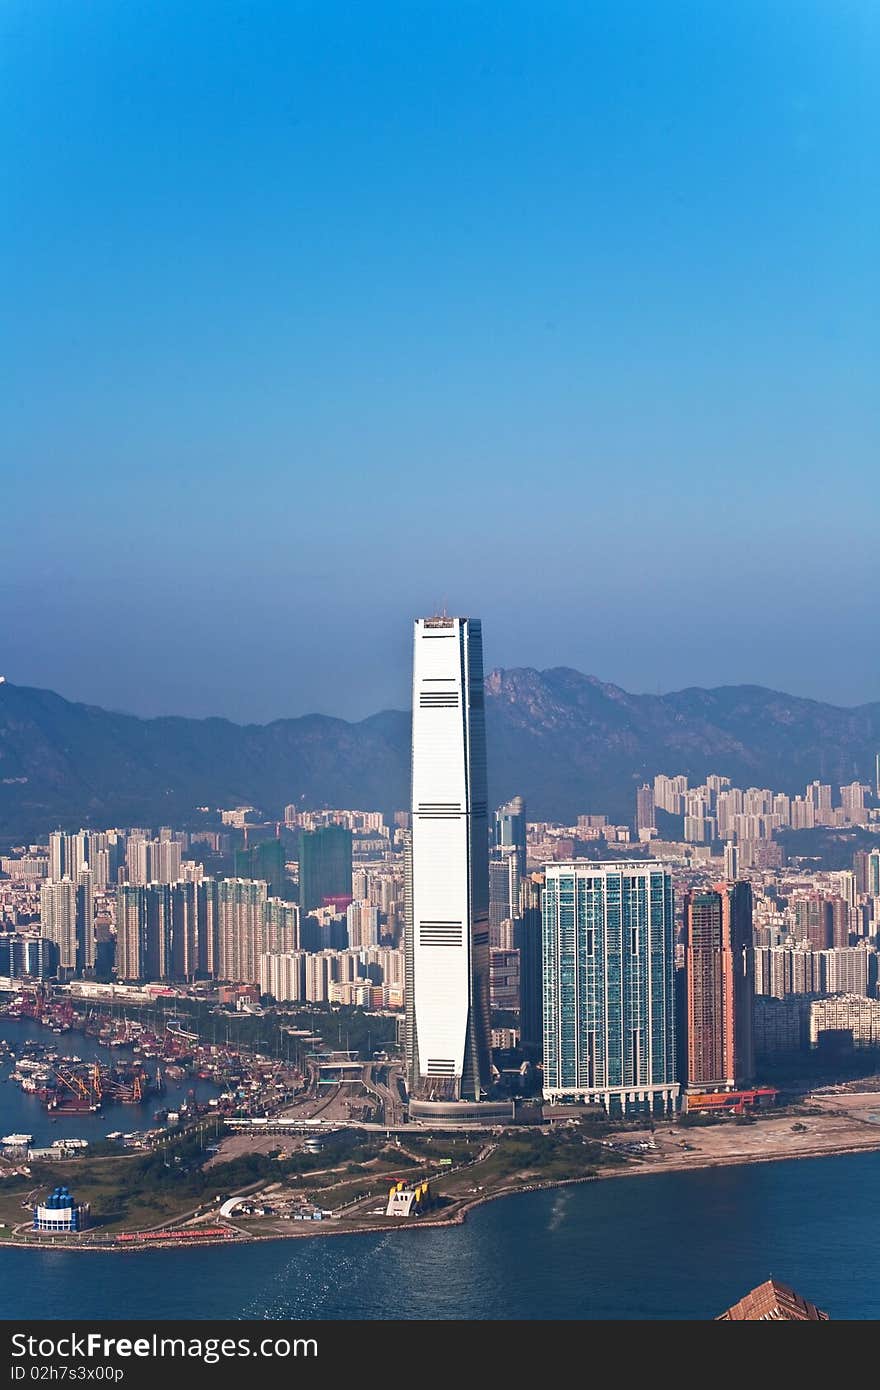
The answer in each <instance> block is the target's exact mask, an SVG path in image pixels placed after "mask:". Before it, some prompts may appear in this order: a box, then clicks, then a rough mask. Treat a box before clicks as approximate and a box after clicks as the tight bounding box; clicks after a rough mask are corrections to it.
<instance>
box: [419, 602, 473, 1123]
mask: <svg viewBox="0 0 880 1390" xmlns="http://www.w3.org/2000/svg"><path fill="white" fill-rule="evenodd" d="M414 639H415V640H414V651H413V723H412V729H413V733H412V840H411V847H410V850H409V853H408V856H407V857H408V861H409V862H408V872H409V874H410V876H411V881H410V885H409V892H408V894H407V899H408V901H407V942H406V948H407V957H408V960H407V1047H408V1057H407V1063H408V1076H409V1084H410V1093H411V1095H412V1096H414V1097H415V1098H416V1099H420V1100H471V1101H474V1100H480V1099H481V1098H483V1097H484V1096H486V1095H488V1093H489V1090H490V1087H491V1047H490V1030H489V863H488V860H489V855H488V806H487V792H486V732H485V718H484V708H483V639H482V630H481V625H480V623H479V621H478V620H477V619H474V618H447V617H442V618H441V617H437V618H419V619H418V620H417V621H416V624H415V634H414Z"/></svg>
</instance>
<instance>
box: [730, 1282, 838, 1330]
mask: <svg viewBox="0 0 880 1390" xmlns="http://www.w3.org/2000/svg"><path fill="white" fill-rule="evenodd" d="M716 1321H717V1322H829V1321H830V1319H829V1317H828V1314H827V1313H824V1312H823V1311H822V1309H821V1308H817V1307H816V1305H815V1303H810V1302H809V1300H808V1299H806V1298H802V1297H801V1295H800V1294H799V1293H796V1292H795V1291H794V1289H790V1288H789V1287H788V1285H787V1284H780V1283H779V1282H778V1281H777V1280H776V1279H768V1280H767V1281H766V1283H764V1284H759V1285H758V1287H757V1288H756V1289H752V1290H751V1292H750V1293H747V1294H746V1295H745V1297H744V1298H741V1299H740V1300H739V1302H738V1303H734V1305H733V1307H732V1308H728V1309H727V1310H726V1312H724V1313H721V1314H719V1316H718V1318H717V1319H716Z"/></svg>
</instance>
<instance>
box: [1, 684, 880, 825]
mask: <svg viewBox="0 0 880 1390" xmlns="http://www.w3.org/2000/svg"><path fill="white" fill-rule="evenodd" d="M486 695H487V699H486V717H487V723H488V738H489V782H490V796H491V798H492V801H493V802H494V803H497V802H500V801H501V800H503V799H505V798H507V797H509V796H511V795H513V794H514V793H516V792H519V793H522V794H523V795H524V796H525V797H526V799H527V801H528V804H529V813H530V815H531V816H533V817H535V818H540V819H543V818H547V819H565V820H567V819H569V818H570V817H572V816H574V815H575V814H577V812H579V811H606V812H608V813H609V814H610V815H611V816H612V817H614V818H615V819H621V820H623V819H630V818H631V816H632V807H633V801H634V795H635V787H636V785H637V784H638V783H639V782H640V781H642V780H644V779H646V778H652V777H653V776H654V774H655V773H657V772H666V773H670V774H671V773H674V772H686V773H688V774H689V776H690V777H691V778H692V780H699V779H701V778H702V777H704V776H705V775H706V774H707V773H709V772H718V773H723V774H726V775H728V776H730V777H731V778H732V780H733V781H734V783H736V784H739V785H741V786H750V785H760V786H772V787H774V788H775V789H777V790H781V791H788V792H793V791H797V790H800V789H801V788H802V787H803V786H804V785H805V784H806V782H807V781H809V780H811V779H812V778H814V777H821V778H822V780H823V781H828V782H831V783H832V784H833V785H835V786H837V785H839V784H840V783H843V782H849V781H852V780H853V778H859V779H861V780H863V781H869V780H871V778H872V775H873V760H874V753H875V751H877V750H878V749H880V703H875V704H869V705H862V706H859V707H858V708H855V709H843V708H839V707H837V706H834V705H827V704H822V703H821V702H819V701H815V700H807V699H803V698H801V697H798V696H793V695H786V694H782V693H781V692H779V691H772V690H766V689H764V688H763V687H760V686H723V687H720V688H718V689H715V690H703V689H700V688H698V687H691V688H690V689H687V690H681V691H676V692H673V693H671V694H667V695H632V694H630V693H628V692H627V691H625V690H622V689H621V688H620V687H619V686H615V685H611V684H608V683H606V682H603V681H600V680H598V679H597V678H596V677H594V676H586V675H583V674H581V673H580V672H578V671H574V670H572V669H570V668H568V667H555V668H552V669H550V670H546V671H538V670H535V669H533V668H530V667H519V668H515V669H512V670H496V671H492V672H490V673H489V675H488V676H487V678H486ZM22 778H25V779H26V780H25V781H21V780H19V779H22ZM408 799H409V714H408V713H405V712H402V711H397V710H385V711H382V712H381V713H379V714H375V715H372V716H370V717H369V718H368V719H364V720H361V721H360V722H357V723H349V722H347V721H345V720H342V719H334V718H331V717H329V716H325V715H306V716H303V717H301V718H297V719H279V720H275V721H274V722H273V723H271V724H266V725H258V724H247V725H239V724H234V723H232V722H231V721H229V720H226V719H219V718H210V719H184V718H178V717H175V716H165V717H160V718H155V719H140V718H138V717H136V716H134V715H128V714H120V713H115V712H112V711H109V710H104V709H101V708H100V707H98V706H96V705H85V704H77V703H73V702H70V701H68V700H65V699H63V697H62V696H60V695H57V694H55V693H54V692H52V691H47V690H37V689H32V688H29V687H26V686H16V685H12V684H10V683H8V682H7V683H6V684H3V685H0V832H2V833H4V835H5V836H7V837H8V836H10V835H21V837H22V838H26V837H27V838H30V837H33V836H34V835H36V834H37V833H39V832H41V831H45V830H47V829H48V828H49V827H50V826H53V825H56V824H62V825H70V826H75V825H79V824H80V823H87V824H101V825H109V824H145V825H157V824H160V823H165V824H167V823H175V822H176V823H182V822H184V821H190V820H191V818H192V812H193V808H194V807H195V806H198V805H208V806H212V807H216V806H231V805H235V804H237V803H251V804H253V805H255V806H259V807H261V808H262V809H263V810H265V811H266V812H267V813H268V814H270V815H279V814H280V812H281V808H282V807H283V806H284V805H285V804H286V803H287V802H298V803H299V804H301V805H303V806H318V805H336V806H359V807H380V808H382V809H383V810H392V809H395V808H400V807H405V806H406V805H407V804H408Z"/></svg>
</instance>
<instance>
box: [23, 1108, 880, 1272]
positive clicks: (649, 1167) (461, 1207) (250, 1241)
mask: <svg viewBox="0 0 880 1390" xmlns="http://www.w3.org/2000/svg"><path fill="white" fill-rule="evenodd" d="M877 1152H880V1132H878V1134H877V1138H876V1140H872V1141H871V1142H869V1143H867V1144H851V1145H847V1146H840V1147H836V1148H829V1147H827V1146H825V1147H818V1148H812V1149H806V1148H805V1149H801V1150H799V1151H798V1152H796V1153H768V1154H749V1155H745V1154H732V1155H730V1156H724V1155H713V1156H711V1157H696V1158H691V1159H689V1160H687V1161H680V1162H674V1161H668V1160H660V1161H659V1162H655V1163H652V1162H651V1161H650V1160H648V1161H645V1162H639V1161H635V1162H633V1163H632V1165H631V1166H626V1167H620V1168H614V1169H608V1170H604V1171H601V1172H597V1173H592V1174H586V1175H584V1176H583V1177H577V1178H554V1179H553V1180H551V1181H549V1182H530V1183H522V1184H518V1185H516V1186H512V1187H505V1188H502V1189H501V1190H500V1191H498V1192H486V1193H482V1194H481V1195H480V1196H478V1197H473V1198H470V1199H467V1200H463V1201H461V1202H460V1203H457V1204H456V1208H455V1210H454V1211H452V1212H450V1213H449V1215H448V1216H445V1217H437V1218H433V1219H431V1218H428V1219H422V1220H419V1221H413V1222H411V1223H406V1224H404V1223H402V1222H401V1223H398V1224H394V1225H391V1224H389V1222H388V1220H387V1218H386V1220H385V1221H384V1222H379V1221H375V1222H371V1223H370V1224H369V1225H366V1224H364V1225H357V1226H345V1225H341V1224H339V1223H338V1222H337V1221H334V1220H333V1218H329V1219H328V1220H326V1221H321V1222H313V1223H311V1222H303V1223H301V1224H302V1229H298V1230H296V1231H290V1232H280V1231H279V1232H277V1233H272V1234H268V1233H266V1234H263V1233H251V1232H245V1231H242V1230H241V1229H240V1228H237V1227H236V1228H234V1229H235V1231H236V1234H235V1235H233V1236H230V1237H228V1238H226V1239H223V1238H221V1239H217V1240H204V1241H200V1242H198V1243H196V1242H191V1241H180V1240H175V1233H174V1231H169V1232H168V1240H167V1241H163V1240H153V1241H150V1242H149V1243H144V1244H142V1245H138V1244H134V1243H132V1244H131V1245H128V1244H126V1245H117V1244H116V1243H115V1241H114V1240H113V1239H112V1238H111V1239H109V1240H108V1241H107V1243H106V1244H99V1243H97V1242H95V1243H89V1244H86V1243H83V1244H78V1243H77V1244H73V1243H71V1244H69V1245H68V1244H66V1243H63V1242H60V1241H59V1242H56V1243H45V1244H44V1243H41V1242H36V1241H28V1240H17V1239H14V1238H9V1239H5V1240H0V1253H2V1251H3V1250H4V1249H9V1248H12V1249H17V1250H36V1251H51V1252H52V1253H54V1254H58V1253H63V1254H67V1253H83V1254H86V1253H89V1252H93V1253H96V1254H108V1253H110V1252H113V1253H114V1254H119V1255H128V1254H140V1253H141V1252H143V1251H146V1250H170V1249H173V1250H182V1249H185V1248H188V1249H191V1250H192V1249H207V1248H210V1249H217V1247H218V1246H219V1247H221V1248H223V1247H234V1246H240V1245H254V1244H258V1243H264V1242H266V1241H278V1242H285V1243H286V1242H289V1241H291V1240H312V1239H316V1238H317V1239H320V1238H321V1237H328V1236H358V1235H376V1234H380V1233H381V1234H386V1235H387V1234H391V1233H397V1232H400V1233H401V1234H403V1233H405V1232H415V1231H424V1230H443V1229H444V1228H446V1227H451V1226H462V1225H464V1223H465V1221H466V1220H467V1218H468V1215H469V1213H470V1212H472V1211H475V1210H476V1209H477V1208H478V1207H481V1206H485V1205H486V1204H487V1203H489V1202H496V1201H499V1200H500V1199H502V1198H505V1197H517V1196H521V1195H523V1194H525V1193H529V1192H550V1191H553V1190H554V1189H557V1188H564V1187H574V1186H576V1185H579V1184H583V1183H596V1182H604V1181H606V1180H608V1179H614V1178H634V1177H651V1176H655V1177H656V1176H663V1175H665V1174H667V1173H690V1172H695V1171H705V1170H706V1169H711V1168H741V1167H745V1166H749V1165H751V1164H753V1163H788V1162H793V1161H796V1160H799V1159H810V1158H843V1157H847V1156H851V1155H853V1154H861V1153H877ZM316 1228H317V1229H316Z"/></svg>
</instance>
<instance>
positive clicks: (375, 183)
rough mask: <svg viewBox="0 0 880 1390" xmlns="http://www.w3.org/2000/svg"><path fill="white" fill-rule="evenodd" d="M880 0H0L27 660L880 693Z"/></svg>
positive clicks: (401, 690)
mask: <svg viewBox="0 0 880 1390" xmlns="http://www.w3.org/2000/svg"><path fill="white" fill-rule="evenodd" d="M878 130H880V7H878V6H877V4H876V0H823V2H822V3H819V0H785V2H784V3H783V2H782V0H736V3H733V4H718V3H708V2H707V0H693V2H692V3H689V2H688V0H665V3H662V4H658V3H656V0H644V2H643V3H637V2H636V0H630V3H627V0H590V3H585V0H569V2H568V3H564V2H563V0H532V3H521V2H520V0H486V2H485V3H454V0H437V3H431V2H430V0H424V2H422V0H405V3H399V4H394V3H390V2H389V0H371V3H369V4H367V3H362V0H361V2H359V0H352V3H346V4H343V3H339V2H338V0H314V3H302V0H272V2H271V3H269V2H268V0H263V3H261V2H260V0H186V3H181V0H124V3H120V0H89V3H83V0H40V3H39V4H34V2H33V0H4V2H3V4H2V6H0V189H2V192H0V450H2V453H0V475H2V490H0V546H2V550H0V672H2V673H5V674H6V675H7V676H8V677H9V678H10V679H12V680H14V681H16V682H19V683H22V684H36V685H46V686H51V687H53V688H55V689H57V690H59V691H61V692H62V693H63V694H66V695H68V696H70V697H74V698H78V699H87V700H90V701H94V702H96V703H101V704H105V705H109V706H112V707H116V708H125V709H130V710H134V711H136V712H138V713H160V712H162V713H164V712H175V713H180V714H206V713H218V714H226V715H229V716H231V717H233V718H238V719H255V720H263V719H268V718H273V717H277V716H280V715H284V714H298V713H303V712H305V711H308V710H321V711H325V712H328V713H337V714H343V715H345V716H348V717H359V716H361V715H364V714H367V713H369V712H371V711H373V710H375V709H378V708H380V707H382V706H387V705H396V706H402V705H404V704H406V702H407V700H408V679H409V671H408V662H409V641H410V619H411V617H412V616H413V615H415V614H417V613H421V612H425V611H432V610H434V609H435V608H437V607H438V606H442V605H444V604H445V605H446V606H447V607H448V609H449V611H454V612H464V613H472V614H474V615H478V616H482V618H483V620H484V633H485V649H486V661H487V665H489V666H493V665H506V666H513V665H535V666H548V665H571V666H577V667H579V668H580V669H582V670H585V671H589V672H591V673H594V674H596V675H599V676H601V677H602V678H603V679H605V680H611V681H615V682H617V683H619V684H621V685H623V686H625V687H627V688H629V689H633V690H649V691H655V690H658V689H663V690H668V689H675V688H679V687H681V686H684V685H691V684H705V685H711V684H721V683H734V682H740V681H748V682H759V683H762V684H767V685H775V686H777V687H780V688H784V689H789V690H791V691H794V692H796V693H801V694H808V695H813V696H816V697H819V698H825V699H832V700H837V701H840V702H842V703H857V702H859V701H863V700H868V699H878V698H880V671H878V659H877V655H878V623H877V605H878V587H880V565H878V515H880V502H878V497H880V486H878V482H880V477H878V462H880V457H878V456H880V450H878V443H880V423H878V415H880V380H878V377H880V371H878V349H880V342H878V339H880V330H878V324H880V270H878V266H880V258H878V256H880V253H878V247H880V155H878V149H880V141H878Z"/></svg>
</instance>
